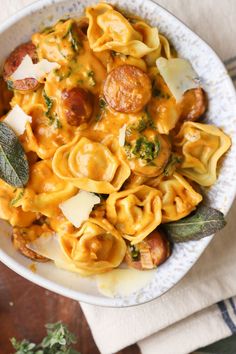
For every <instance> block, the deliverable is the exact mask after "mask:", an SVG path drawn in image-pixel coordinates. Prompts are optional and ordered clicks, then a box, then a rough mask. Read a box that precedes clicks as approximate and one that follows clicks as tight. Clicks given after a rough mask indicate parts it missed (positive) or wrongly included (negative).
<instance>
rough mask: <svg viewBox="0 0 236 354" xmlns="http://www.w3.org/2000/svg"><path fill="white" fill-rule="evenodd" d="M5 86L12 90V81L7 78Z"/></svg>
mask: <svg viewBox="0 0 236 354" xmlns="http://www.w3.org/2000/svg"><path fill="white" fill-rule="evenodd" d="M7 88H8V90H9V91H13V90H14V82H13V81H12V80H7Z"/></svg>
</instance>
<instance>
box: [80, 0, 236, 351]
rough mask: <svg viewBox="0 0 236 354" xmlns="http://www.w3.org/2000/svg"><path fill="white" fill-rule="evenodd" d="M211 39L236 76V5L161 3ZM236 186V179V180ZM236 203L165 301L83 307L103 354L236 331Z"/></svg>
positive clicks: (215, 0) (178, 344)
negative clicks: (193, 264) (127, 305)
mask: <svg viewBox="0 0 236 354" xmlns="http://www.w3.org/2000/svg"><path fill="white" fill-rule="evenodd" d="M157 2H158V3H159V4H160V5H163V6H164V7H166V8H167V9H168V10H170V11H171V12H173V13H174V14H175V15H176V16H177V17H179V18H180V19H182V20H183V21H184V22H185V23H186V24H187V25H188V26H189V27H190V28H192V29H193V30H194V31H195V32H197V33H198V34H199V35H200V36H201V37H202V38H203V39H205V40H206V41H207V42H208V43H209V44H210V45H211V46H212V47H213V48H214V49H215V50H216V51H217V52H218V53H219V55H220V56H221V58H222V59H224V60H225V61H226V63H227V64H228V65H229V69H231V70H230V73H231V74H232V76H233V77H234V78H236V76H235V74H236V58H235V60H234V59H233V57H234V56H236V48H235V38H236V26H235V23H236V1H235V0H224V1H223V0H204V1H203V0H201V1H195V0H172V1H168V0H159V1H157ZM235 183H236V181H235ZM235 229H236V202H235V204H234V206H233V208H232V209H231V212H230V214H229V216H228V225H227V227H226V228H225V229H224V230H223V231H222V232H220V233H219V234H217V235H216V236H215V238H214V240H213V241H212V243H211V244H210V246H209V247H208V249H207V250H206V251H205V252H204V254H203V255H202V256H201V258H200V259H199V261H198V262H197V264H196V265H195V266H194V267H193V269H192V270H191V271H190V272H189V273H188V275H187V276H186V277H185V278H184V279H183V280H182V281H181V282H180V283H179V284H178V285H176V286H175V287H174V288H173V289H172V290H170V291H169V292H168V293H167V294H165V295H163V296H161V297H160V298H158V299H156V300H154V301H152V302H150V303H148V304H144V305H141V306H137V307H133V308H128V309H111V308H102V307H97V306H92V305H87V304H81V307H82V309H83V311H84V314H85V316H86V318H87V320H88V323H89V325H90V328H91V330H92V333H93V336H94V339H95V342H96V344H97V346H98V348H99V350H100V351H101V353H102V354H110V353H115V352H116V351H118V350H120V349H122V348H124V347H126V346H128V345H131V344H133V343H135V342H137V343H138V345H139V347H140V349H141V352H142V354H187V353H190V352H191V351H193V350H195V349H197V348H199V347H201V346H205V345H207V344H210V343H212V342H215V341H216V340H219V339H221V338H224V337H227V336H229V335H230V334H232V333H236V307H235V304H236V297H235V298H231V299H229V300H227V301H222V300H224V299H228V298H230V297H232V296H234V295H236V237H235Z"/></svg>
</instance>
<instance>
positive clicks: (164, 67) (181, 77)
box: [156, 58, 200, 101]
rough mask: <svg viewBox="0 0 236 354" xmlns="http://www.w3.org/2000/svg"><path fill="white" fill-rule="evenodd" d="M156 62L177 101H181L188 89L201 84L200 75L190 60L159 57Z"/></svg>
mask: <svg viewBox="0 0 236 354" xmlns="http://www.w3.org/2000/svg"><path fill="white" fill-rule="evenodd" d="M156 64H157V68H158V70H159V72H160V74H161V76H162V77H163V79H164V80H165V82H166V84H167V86H168V87H169V89H170V91H171V93H172V94H173V96H174V97H175V99H176V101H180V100H181V98H182V97H183V94H184V93H185V92H186V91H187V90H190V89H194V88H197V87H199V86H200V85H199V78H198V75H197V73H196V72H195V70H194V69H193V67H192V65H191V63H190V62H189V61H188V60H186V59H181V58H173V59H165V58H158V59H157V61H156Z"/></svg>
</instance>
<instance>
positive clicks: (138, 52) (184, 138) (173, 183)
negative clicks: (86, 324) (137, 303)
mask: <svg viewBox="0 0 236 354" xmlns="http://www.w3.org/2000/svg"><path fill="white" fill-rule="evenodd" d="M160 58H165V61H164V63H165V68H164V69H163V71H162V69H161V67H159V66H158V64H157V63H156V61H157V60H158V59H160ZM173 58H176V53H174V52H173V50H172V49H171V46H170V44H169V41H168V39H167V38H166V37H165V36H164V35H163V34H160V33H159V30H158V28H156V27H152V26H150V25H149V24H148V23H147V22H145V21H144V20H142V19H139V18H136V17H129V16H126V15H124V14H123V13H122V12H120V11H119V10H118V9H116V8H114V7H113V6H112V5H110V4H107V3H98V4H96V5H94V6H91V7H88V8H86V10H85V16H84V17H82V18H79V19H77V18H70V19H66V20H59V21H58V22H57V23H56V24H55V25H53V26H51V27H47V28H45V29H44V30H43V31H41V32H38V33H35V34H33V36H32V38H31V39H30V40H29V41H28V42H27V43H23V44H20V45H19V46H18V47H17V48H16V49H14V51H13V52H12V53H11V54H10V55H9V56H8V58H7V59H6V61H5V64H4V68H3V75H2V76H3V79H1V81H0V85H1V86H0V87H1V93H0V113H1V121H2V122H4V120H5V119H6V115H7V113H8V111H9V110H10V108H13V107H16V106H19V107H20V109H21V110H22V111H23V112H24V113H25V114H27V115H28V116H29V117H30V119H28V121H27V122H26V123H25V126H24V127H23V128H24V129H23V130H24V132H23V134H20V135H19V136H18V139H19V141H20V143H21V145H22V147H23V149H24V151H25V153H26V156H27V159H28V163H29V171H30V172H29V179H28V182H27V184H26V185H25V186H24V188H14V187H12V186H11V185H9V184H7V183H6V182H4V180H0V217H1V218H2V219H4V220H7V221H8V222H9V223H10V224H11V225H12V226H13V244H14V246H15V247H16V248H17V249H18V250H19V251H20V252H21V253H22V254H23V255H25V256H26V257H29V258H31V259H34V260H35V261H49V260H50V259H52V260H53V261H54V262H55V265H56V266H58V267H63V268H65V269H67V270H70V271H74V272H78V273H79V274H80V275H82V276H90V275H94V274H99V273H104V272H108V271H111V270H112V269H114V268H117V267H119V266H120V265H121V263H122V262H125V263H126V265H127V266H128V267H133V268H136V269H139V270H147V269H152V268H155V267H157V266H159V265H160V264H162V263H163V262H165V261H166V260H167V259H168V257H170V256H171V247H170V242H169V240H168V238H167V236H166V235H165V233H164V231H163V229H162V226H161V225H162V224H165V223H169V222H173V221H177V220H180V219H182V218H184V217H186V216H187V215H189V214H190V213H192V212H193V211H194V210H195V209H196V208H197V206H198V205H199V204H200V203H201V201H202V199H203V197H202V195H201V193H200V191H199V188H198V186H197V185H200V186H207V187H209V186H211V185H213V184H214V183H215V181H216V179H217V174H218V162H219V160H220V159H221V157H222V156H223V155H224V154H225V153H226V152H227V150H228V149H229V148H230V145H231V141H230V138H229V137H228V136H227V135H226V134H225V133H224V132H223V131H222V130H220V129H219V128H217V127H215V126H212V125H209V124H205V122H204V120H202V121H201V123H199V122H198V120H199V119H200V118H203V119H204V114H205V111H206V109H207V94H206V93H205V91H204V90H203V88H202V87H200V85H199V82H198V81H194V80H195V79H196V78H194V77H191V74H189V72H191V73H192V72H193V69H191V65H190V63H189V62H188V63H187V64H186V62H187V61H186V62H185V63H184V62H183V61H182V63H181V65H182V66H181V67H178V68H177V67H176V68H175V69H176V71H175V70H174V71H173V74H172V75H171V74H170V69H169V68H168V61H170V60H171V59H173ZM24 60H28V63H30V64H29V65H30V69H29V65H28V68H26V67H25V66H24V65H25V64H24ZM161 60H164V59H161ZM176 60H177V59H176ZM176 63H177V62H176ZM185 64H186V65H185ZM176 65H178V64H176ZM179 65H180V64H179ZM184 67H186V68H188V70H190V71H189V72H185V71H184V69H183V68H184ZM189 67H190V69H189ZM16 70H17V75H18V76H17V77H20V79H19V78H18V79H17V80H14V77H15V76H14V75H15V72H16ZM30 70H31V71H30ZM168 70H169V71H168ZM171 70H173V67H172V69H171ZM186 70H187V69H186ZM177 77H179V78H181V79H179V80H180V81H179V82H176V80H177V79H176V78H177ZM191 80H192V82H191ZM4 81H5V83H4ZM173 87H175V90H173ZM184 87H187V89H185V88H184ZM179 96H180V97H181V99H179ZM17 119H18V123H19V120H20V117H16V118H15V120H16V121H17ZM6 122H7V121H6ZM6 124H7V123H6ZM22 124H23V123H22ZM219 125H220V122H219ZM13 128H14V122H13ZM13 130H14V129H13ZM95 194H96V197H95ZM86 198H87V199H86ZM76 218H78V219H79V222H75V220H76ZM55 235H56V236H55ZM50 237H54V238H55V237H56V240H57V242H58V244H59V248H60V250H61V258H60V257H59V256H58V254H57V257H55V258H54V257H53V256H52V257H51V258H50V257H48V256H44V254H43V253H42V252H40V250H38V252H37V250H36V249H35V247H32V245H33V244H34V242H35V240H39V239H41V240H42V242H44V241H43V240H44V239H47V238H50ZM49 253H50V252H49ZM49 253H48V254H49ZM58 257H59V258H58Z"/></svg>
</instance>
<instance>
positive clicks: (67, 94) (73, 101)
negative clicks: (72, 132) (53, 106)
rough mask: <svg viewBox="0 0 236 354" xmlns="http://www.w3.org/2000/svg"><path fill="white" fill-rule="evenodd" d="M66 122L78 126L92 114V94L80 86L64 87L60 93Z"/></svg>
mask: <svg viewBox="0 0 236 354" xmlns="http://www.w3.org/2000/svg"><path fill="white" fill-rule="evenodd" d="M61 98H62V104H63V109H64V112H65V117H66V120H67V123H68V124H70V125H72V126H76V127H78V126H79V125H81V124H83V123H86V122H87V121H88V120H89V118H90V117H91V115H92V112H93V107H92V101H93V100H92V94H91V93H90V92H87V91H85V90H84V89H82V88H80V87H74V88H72V89H70V90H67V89H64V90H63V91H62V94H61Z"/></svg>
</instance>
